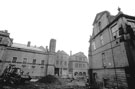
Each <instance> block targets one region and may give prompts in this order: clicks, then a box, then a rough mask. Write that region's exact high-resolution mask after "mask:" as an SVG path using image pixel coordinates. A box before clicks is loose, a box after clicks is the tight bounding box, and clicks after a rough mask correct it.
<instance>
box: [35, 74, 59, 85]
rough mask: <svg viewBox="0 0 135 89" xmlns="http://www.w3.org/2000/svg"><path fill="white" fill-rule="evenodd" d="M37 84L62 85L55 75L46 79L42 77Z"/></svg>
mask: <svg viewBox="0 0 135 89" xmlns="http://www.w3.org/2000/svg"><path fill="white" fill-rule="evenodd" d="M37 82H39V83H45V84H58V85H61V82H60V80H59V79H58V78H56V77H55V76H53V75H47V76H45V77H42V78H41V79H39V80H38V81H37Z"/></svg>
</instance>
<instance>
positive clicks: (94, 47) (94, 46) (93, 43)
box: [92, 41, 96, 50]
mask: <svg viewBox="0 0 135 89" xmlns="http://www.w3.org/2000/svg"><path fill="white" fill-rule="evenodd" d="M92 46H93V49H94V50H95V49H96V44H95V42H94V41H93V42H92Z"/></svg>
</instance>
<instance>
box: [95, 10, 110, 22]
mask: <svg viewBox="0 0 135 89" xmlns="http://www.w3.org/2000/svg"><path fill="white" fill-rule="evenodd" d="M105 13H107V14H108V15H110V13H109V12H108V11H102V12H100V13H97V14H96V17H95V20H94V22H93V25H94V24H95V23H96V22H97V21H98V20H99V19H100V18H101V17H102V16H103V15H104V14H105Z"/></svg>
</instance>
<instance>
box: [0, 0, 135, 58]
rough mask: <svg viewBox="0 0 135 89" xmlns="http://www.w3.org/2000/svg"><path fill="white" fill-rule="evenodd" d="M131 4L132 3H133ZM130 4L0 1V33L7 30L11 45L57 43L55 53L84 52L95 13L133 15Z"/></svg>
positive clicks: (113, 0) (123, 0)
mask: <svg viewBox="0 0 135 89" xmlns="http://www.w3.org/2000/svg"><path fill="white" fill-rule="evenodd" d="M133 1H134V0H133ZM133 1H130V0H0V30H8V32H9V33H10V36H11V37H12V38H13V39H14V42H15V43H22V44H27V42H28V41H31V44H32V45H37V46H44V47H46V46H48V45H49V41H50V39H51V38H54V39H56V40H57V43H56V51H57V50H64V51H65V52H67V53H68V54H69V53H70V51H72V53H73V54H74V53H77V52H80V51H81V52H84V53H85V55H86V56H88V47H89V43H88V41H89V37H90V35H91V34H92V28H93V26H92V23H93V20H94V19H95V16H96V14H97V13H99V12H101V11H104V10H108V11H110V13H111V14H112V15H115V14H117V12H118V10H117V8H118V6H119V7H120V8H121V10H122V11H123V13H125V14H128V15H133V16H134V15H135V5H134V2H133Z"/></svg>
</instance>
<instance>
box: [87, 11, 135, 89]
mask: <svg viewBox="0 0 135 89" xmlns="http://www.w3.org/2000/svg"><path fill="white" fill-rule="evenodd" d="M134 33H135V17H133V16H129V15H126V14H123V12H121V11H120V9H119V12H118V14H117V15H115V16H113V15H111V14H110V13H109V12H108V11H103V12H100V13H98V14H97V15H96V17H95V20H94V22H93V33H92V36H91V37H90V41H89V42H90V46H89V63H90V65H89V67H90V69H89V77H90V84H91V86H93V87H98V88H99V87H100V88H101V89H103V88H114V87H117V89H134V88H135V84H134V82H135V77H134V74H135V55H134V54H135V41H134V40H135V36H134Z"/></svg>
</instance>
